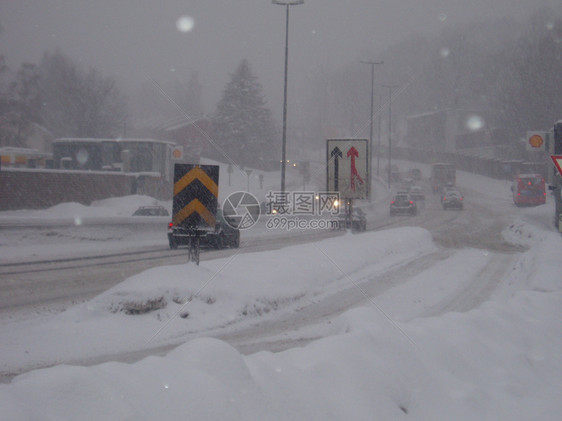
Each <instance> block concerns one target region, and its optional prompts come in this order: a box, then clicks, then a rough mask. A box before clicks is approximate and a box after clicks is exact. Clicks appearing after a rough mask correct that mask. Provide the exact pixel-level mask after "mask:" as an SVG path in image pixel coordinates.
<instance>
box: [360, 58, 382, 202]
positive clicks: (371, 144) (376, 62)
mask: <svg viewBox="0 0 562 421" xmlns="http://www.w3.org/2000/svg"><path fill="white" fill-rule="evenodd" d="M361 63H364V64H370V65H371V114H370V117H369V119H370V123H371V127H370V129H369V180H368V183H369V201H371V200H372V197H373V192H372V188H371V185H372V183H371V177H372V175H373V117H374V116H373V101H374V96H375V64H383V63H384V61H382V60H381V61H367V60H361ZM379 139H380V137H379ZM379 153H380V151H379V152H378V153H377V156H378V154H379ZM377 175H379V167H378V165H377Z"/></svg>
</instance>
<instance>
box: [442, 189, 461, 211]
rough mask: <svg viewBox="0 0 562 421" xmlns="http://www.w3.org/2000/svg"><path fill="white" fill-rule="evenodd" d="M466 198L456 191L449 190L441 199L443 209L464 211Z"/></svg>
mask: <svg viewBox="0 0 562 421" xmlns="http://www.w3.org/2000/svg"><path fill="white" fill-rule="evenodd" d="M463 200H464V197H463V195H462V194H461V192H460V191H458V190H456V189H448V190H447V191H445V193H444V194H443V197H442V198H441V204H442V205H443V209H462V208H463V206H464V205H463Z"/></svg>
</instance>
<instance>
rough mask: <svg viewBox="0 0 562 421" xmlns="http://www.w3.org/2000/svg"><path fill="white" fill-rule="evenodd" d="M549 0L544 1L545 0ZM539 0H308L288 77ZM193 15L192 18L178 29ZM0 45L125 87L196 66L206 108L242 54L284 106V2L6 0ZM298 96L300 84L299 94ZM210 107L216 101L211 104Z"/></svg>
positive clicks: (295, 31)
mask: <svg viewBox="0 0 562 421" xmlns="http://www.w3.org/2000/svg"><path fill="white" fill-rule="evenodd" d="M549 2H550V3H552V2H553V0H544V3H546V4H548V3H549ZM537 4H538V2H537V1H533V0H378V1H375V0H305V4H303V5H299V6H293V7H291V9H290V23H291V26H290V43H289V44H290V46H289V51H290V65H289V66H290V67H289V78H290V84H291V85H290V86H293V87H294V89H297V88H298V87H302V86H306V84H307V82H308V81H310V79H311V78H314V75H315V74H317V72H318V71H319V69H324V71H326V70H329V71H331V70H337V69H338V68H341V67H343V66H346V65H347V64H349V63H350V62H354V61H358V60H359V59H369V58H371V57H368V56H373V57H374V56H376V54H378V53H380V52H381V51H382V50H383V49H384V48H386V47H388V46H389V45H390V44H392V43H395V42H397V41H399V40H400V39H402V38H403V37H404V36H405V35H407V34H411V33H412V32H420V33H431V32H435V31H438V30H439V29H440V28H443V27H444V26H446V25H458V24H461V23H466V22H469V21H474V20H483V19H486V18H489V17H497V16H514V17H522V16H524V15H527V14H529V11H530V10H535V9H536V7H537ZM182 16H188V17H189V18H190V19H192V22H193V26H192V27H190V25H189V22H190V21H189V20H187V21H185V22H187V23H188V24H187V25H185V26H184V27H183V29H184V32H182V31H180V30H178V25H177V22H178V19H179V18H181V17H182ZM0 24H1V25H2V27H3V31H2V33H1V34H0V54H3V55H4V56H5V57H6V59H7V62H8V65H9V66H10V68H11V69H12V70H17V68H18V66H19V64H20V63H21V62H23V61H27V62H32V63H38V62H39V60H40V58H41V56H42V54H43V53H44V52H45V51H46V50H50V51H52V50H54V49H55V48H57V47H60V49H61V50H62V51H63V52H64V53H66V54H67V55H69V56H70V57H72V58H73V59H75V60H80V61H81V62H83V63H84V64H85V65H86V66H92V67H95V68H97V69H99V70H101V71H103V72H104V74H105V75H106V76H112V77H115V78H116V79H118V80H119V81H120V82H127V89H129V88H132V87H134V86H136V85H137V84H138V82H139V81H142V80H143V79H146V75H149V76H150V77H153V78H155V79H156V80H158V81H161V82H166V81H167V80H173V79H176V78H179V79H180V80H187V78H188V76H189V72H190V71H197V72H198V73H199V79H200V82H201V84H202V85H203V95H204V97H205V98H206V99H205V103H206V105H207V107H209V108H210V107H214V105H215V102H216V101H217V100H218V98H219V95H220V92H221V91H222V89H223V88H224V85H225V83H226V82H227V80H228V75H229V73H232V72H233V71H234V69H235V68H236V66H237V65H238V63H239V62H240V60H241V59H242V58H247V59H248V60H249V61H250V64H251V65H252V67H253V69H254V73H255V74H256V76H257V77H258V79H259V81H260V83H261V84H262V85H263V87H264V92H265V94H266V99H267V100H268V103H269V104H270V105H271V104H273V108H274V109H275V108H278V107H277V105H279V106H281V101H282V87H283V63H284V61H283V60H284V45H285V39H284V36H285V8H284V7H281V6H277V5H273V4H272V2H271V1H270V0H204V1H203V0H199V1H193V0H191V1H190V0H165V1H163V0H95V1H92V0H0ZM293 95H295V93H293ZM209 111H211V110H209Z"/></svg>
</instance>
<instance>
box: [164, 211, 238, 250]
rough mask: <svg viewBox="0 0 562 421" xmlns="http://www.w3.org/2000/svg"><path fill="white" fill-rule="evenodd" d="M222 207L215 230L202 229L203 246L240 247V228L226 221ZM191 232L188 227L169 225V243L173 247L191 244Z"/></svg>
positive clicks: (201, 241) (201, 240)
mask: <svg viewBox="0 0 562 421" xmlns="http://www.w3.org/2000/svg"><path fill="white" fill-rule="evenodd" d="M226 218H227V217H225V216H224V215H223V213H222V210H221V209H218V210H217V220H216V224H215V229H214V230H208V231H206V230H200V231H199V234H200V245H201V247H213V248H216V249H223V248H225V247H233V248H238V247H240V230H238V229H236V228H234V227H233V226H232V225H231V224H229V223H228V222H227V221H226ZM189 239H190V232H189V230H188V229H186V228H184V227H180V226H176V225H174V224H173V223H172V222H170V224H169V225H168V243H169V244H170V248H171V249H177V248H178V247H180V246H187V245H189Z"/></svg>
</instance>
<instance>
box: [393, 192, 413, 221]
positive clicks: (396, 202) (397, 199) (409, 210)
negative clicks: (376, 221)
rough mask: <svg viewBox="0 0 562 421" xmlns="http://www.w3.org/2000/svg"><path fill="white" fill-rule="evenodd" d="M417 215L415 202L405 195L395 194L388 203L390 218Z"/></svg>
mask: <svg viewBox="0 0 562 421" xmlns="http://www.w3.org/2000/svg"><path fill="white" fill-rule="evenodd" d="M417 213H418V207H417V205H416V201H415V200H414V199H412V197H411V196H410V195H409V194H407V193H397V194H396V195H395V196H394V199H392V201H391V202H390V216H394V215H415V214H417Z"/></svg>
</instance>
